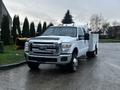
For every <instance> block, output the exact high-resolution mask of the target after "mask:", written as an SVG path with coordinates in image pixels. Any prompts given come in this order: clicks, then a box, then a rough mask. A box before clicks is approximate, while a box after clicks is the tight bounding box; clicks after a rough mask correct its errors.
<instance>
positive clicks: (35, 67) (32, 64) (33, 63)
mask: <svg viewBox="0 0 120 90" xmlns="http://www.w3.org/2000/svg"><path fill="white" fill-rule="evenodd" d="M27 65H28V67H29V68H30V69H31V70H37V69H38V68H39V63H35V62H27Z"/></svg>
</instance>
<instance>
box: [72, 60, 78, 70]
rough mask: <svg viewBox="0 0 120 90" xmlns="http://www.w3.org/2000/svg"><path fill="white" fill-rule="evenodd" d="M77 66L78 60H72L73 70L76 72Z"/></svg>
mask: <svg viewBox="0 0 120 90" xmlns="http://www.w3.org/2000/svg"><path fill="white" fill-rule="evenodd" d="M77 66H78V60H77V59H76V58H74V59H73V70H74V71H76V70H77Z"/></svg>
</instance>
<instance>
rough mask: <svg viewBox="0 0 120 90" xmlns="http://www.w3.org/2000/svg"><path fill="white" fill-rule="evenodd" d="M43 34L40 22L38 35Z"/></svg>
mask: <svg viewBox="0 0 120 90" xmlns="http://www.w3.org/2000/svg"><path fill="white" fill-rule="evenodd" d="M41 34H42V25H41V23H38V27H37V36H40V35H41Z"/></svg>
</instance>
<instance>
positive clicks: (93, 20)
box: [90, 14, 103, 32]
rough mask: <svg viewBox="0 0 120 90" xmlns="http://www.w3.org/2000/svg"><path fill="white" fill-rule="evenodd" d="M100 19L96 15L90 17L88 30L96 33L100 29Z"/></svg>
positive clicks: (99, 16) (100, 17)
mask: <svg viewBox="0 0 120 90" xmlns="http://www.w3.org/2000/svg"><path fill="white" fill-rule="evenodd" d="M102 19H103V18H102V16H101V15H97V14H93V15H92V16H91V17H90V28H91V29H92V31H94V32H98V31H99V30H100V29H101V27H102Z"/></svg>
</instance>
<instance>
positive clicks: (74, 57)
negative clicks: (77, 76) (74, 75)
mask: <svg viewBox="0 0 120 90" xmlns="http://www.w3.org/2000/svg"><path fill="white" fill-rule="evenodd" d="M68 67H69V70H70V71H71V72H75V71H77V68H78V59H77V54H76V53H73V54H72V58H71V62H70V63H69V64H68Z"/></svg>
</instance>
